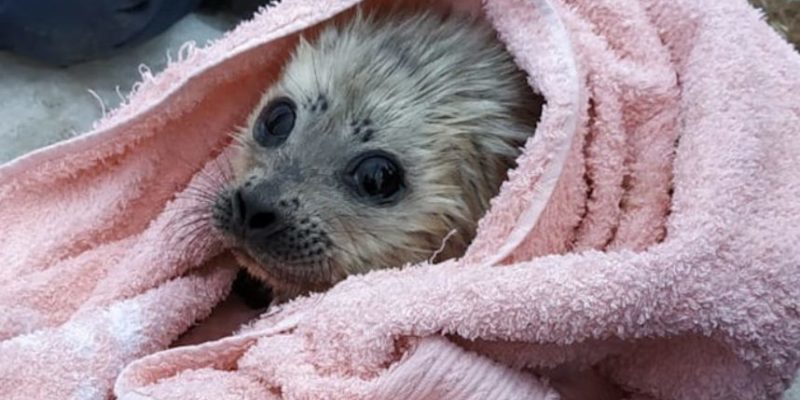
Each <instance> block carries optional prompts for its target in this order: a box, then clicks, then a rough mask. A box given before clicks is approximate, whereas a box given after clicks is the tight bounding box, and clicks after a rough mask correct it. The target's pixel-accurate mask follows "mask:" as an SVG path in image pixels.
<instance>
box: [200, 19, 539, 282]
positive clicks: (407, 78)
mask: <svg viewBox="0 0 800 400" xmlns="http://www.w3.org/2000/svg"><path fill="white" fill-rule="evenodd" d="M279 96H288V97H290V98H292V99H293V100H294V101H295V102H296V103H297V105H298V110H297V120H296V123H295V126H294V129H293V131H292V133H291V135H290V136H289V137H288V139H287V141H286V142H285V143H283V144H282V145H281V146H279V147H276V148H272V149H266V148H263V147H261V146H259V145H258V144H257V143H256V142H255V141H254V140H253V138H252V132H251V131H252V126H253V124H254V123H255V121H256V118H257V116H258V114H259V112H260V111H261V109H262V108H263V107H264V106H265V105H267V104H268V103H269V102H270V101H271V100H272V99H274V98H276V97H279ZM542 102H543V100H542V98H541V97H540V96H538V95H535V94H534V93H533V92H532V90H531V89H530V87H529V86H528V84H527V82H526V76H525V75H524V74H523V73H522V72H520V71H519V70H518V68H517V66H516V64H515V63H514V61H513V59H512V58H511V56H510V55H509V54H508V53H507V52H506V51H505V49H504V48H503V46H502V44H501V43H500V42H499V41H498V40H497V39H496V37H495V33H494V31H493V30H492V29H491V28H490V27H489V26H487V25H486V24H484V23H482V22H480V21H478V20H476V19H474V18H472V17H467V16H462V15H455V14H451V15H440V14H435V13H432V12H414V13H403V12H394V13H391V14H390V15H386V16H382V17H375V16H367V15H365V14H364V13H362V12H360V11H358V12H356V13H355V15H354V16H353V17H352V18H351V19H350V20H349V21H347V22H346V23H344V24H337V25H333V26H330V27H327V28H325V29H323V30H322V32H321V33H320V35H319V37H318V38H316V39H315V40H314V41H313V43H311V42H309V41H307V40H305V39H300V42H299V44H298V46H297V48H296V50H295V52H294V54H293V56H292V57H291V59H290V61H289V62H288V64H287V65H286V66H285V68H284V71H283V74H282V77H281V78H280V80H279V81H278V82H277V83H276V84H275V85H274V86H272V87H271V88H270V89H269V90H268V91H267V92H266V93H265V95H264V96H263V99H262V101H261V103H260V104H259V106H258V107H256V109H255V111H254V112H253V115H252V116H251V118H250V119H249V121H248V127H247V129H244V130H243V131H242V132H241V133H240V135H239V136H238V139H239V143H240V145H241V146H242V151H241V155H240V156H239V157H238V159H237V160H236V161H235V163H234V170H235V173H234V174H235V176H236V181H235V182H234V183H233V184H232V186H231V188H229V189H228V190H225V191H223V192H222V193H221V194H220V198H219V200H218V202H217V205H216V212H215V215H216V223H217V226H218V227H220V228H221V229H222V230H223V231H226V232H230V231H231V229H230V226H229V225H230V222H229V221H230V219H229V217H230V212H231V211H230V201H231V200H230V196H231V193H232V190H235V189H236V188H240V187H243V186H245V185H247V186H248V188H249V189H248V190H259V191H260V193H263V196H270V198H269V199H267V200H266V201H271V202H273V203H275V204H278V206H279V208H280V209H281V212H282V213H285V214H286V215H288V216H289V218H290V219H291V221H292V223H291V226H290V227H289V228H287V230H285V231H284V232H283V233H280V234H277V235H275V236H274V237H272V238H271V239H270V240H269V243H253V242H252V241H251V242H249V243H248V242H246V241H243V240H241V239H236V237H233V240H234V241H235V243H236V245H237V247H238V248H239V253H240V254H241V255H242V256H243V257H242V258H243V259H245V260H248V261H247V262H246V264H248V265H247V266H248V269H249V270H250V272H251V273H252V274H254V275H255V276H257V277H260V278H262V279H264V280H266V281H267V282H269V283H271V284H272V285H273V286H274V287H275V288H276V289H278V290H279V291H284V292H286V293H292V294H296V293H301V292H304V291H308V290H322V289H325V288H327V287H329V286H330V285H332V284H333V283H335V282H337V281H339V280H341V279H343V278H345V277H346V276H348V275H350V274H354V273H362V272H365V271H368V270H370V269H375V268H387V267H399V266H403V265H405V264H408V263H415V262H420V261H424V260H428V259H430V258H431V257H432V256H433V254H434V253H435V252H436V251H437V249H439V248H440V247H442V242H443V240H444V238H445V237H446V236H447V235H448V233H449V232H451V231H455V233H454V234H453V235H451V236H450V237H449V238H448V240H447V241H446V243H445V245H444V247H443V249H442V251H441V253H439V254H438V256H437V257H438V259H444V258H449V257H456V256H459V255H460V254H462V253H463V251H464V250H465V249H466V247H467V245H468V244H469V242H470V241H471V240H472V238H473V237H474V235H475V230H476V226H477V221H478V220H479V219H480V217H481V216H482V215H483V214H484V212H485V211H486V210H487V208H488V207H489V201H490V200H491V198H492V197H494V195H495V194H496V193H497V191H498V190H499V187H500V184H501V183H502V181H503V180H504V179H505V177H506V173H507V170H508V169H509V168H510V167H512V166H513V165H514V160H515V158H516V157H517V156H518V154H519V152H520V150H519V148H520V146H521V145H522V144H523V143H524V141H525V140H526V139H527V138H528V137H529V136H530V135H532V134H533V132H534V129H535V125H536V123H537V121H538V118H539V114H540V112H541V107H542ZM370 150H382V151H385V152H388V153H390V154H392V155H393V156H394V157H395V158H396V159H397V160H398V161H399V162H400V164H401V165H402V166H403V168H404V169H405V173H406V183H407V191H406V192H405V193H404V195H403V197H402V198H401V199H400V200H399V202H398V203H397V204H394V205H391V206H375V205H370V204H365V203H364V202H363V201H360V200H359V199H358V198H357V197H356V196H354V194H353V193H352V191H350V190H348V188H347V187H346V185H344V184H343V180H342V174H343V173H344V169H345V168H346V166H347V165H348V163H349V162H350V161H351V160H352V159H353V158H355V157H357V156H359V155H360V154H363V153H364V152H366V151H370ZM253 188H255V189H253Z"/></svg>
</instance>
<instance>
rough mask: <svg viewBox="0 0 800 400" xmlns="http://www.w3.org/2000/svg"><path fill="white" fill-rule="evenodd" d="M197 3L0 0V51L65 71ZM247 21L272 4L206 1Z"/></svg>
mask: <svg viewBox="0 0 800 400" xmlns="http://www.w3.org/2000/svg"><path fill="white" fill-rule="evenodd" d="M202 2H203V0H0V50H7V51H11V52H13V53H16V54H20V55H23V56H26V57H30V58H33V59H36V60H39V61H41V62H44V63H47V64H53V65H58V66H68V65H71V64H76V63H79V62H83V61H89V60H93V59H97V58H102V57H107V56H110V55H113V54H114V53H116V52H118V51H121V50H124V49H126V48H129V47H131V46H135V45H138V44H140V43H143V42H145V41H147V40H148V39H151V38H153V37H154V36H156V35H158V34H159V33H161V32H163V31H165V30H166V29H167V28H169V27H170V26H172V25H173V24H174V23H175V22H177V21H178V20H180V19H181V18H183V17H184V16H185V15H186V14H188V13H190V12H192V11H194V10H195V9H196V8H197V7H198V6H199V5H200V4H201V3H202ZM206 2H207V3H209V7H210V8H211V9H217V10H221V11H228V12H232V13H235V14H237V16H239V17H240V18H241V17H249V15H250V14H252V13H253V12H254V11H255V10H256V9H258V7H259V6H260V5H262V4H269V3H274V2H275V0H206Z"/></svg>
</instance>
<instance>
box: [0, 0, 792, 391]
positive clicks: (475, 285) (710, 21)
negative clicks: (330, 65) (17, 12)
mask: <svg viewBox="0 0 800 400" xmlns="http://www.w3.org/2000/svg"><path fill="white" fill-rule="evenodd" d="M357 3H359V2H358V1H357V0H330V1H325V2H319V1H316V0H292V1H285V2H283V3H281V4H280V5H279V6H277V7H275V8H272V9H269V10H264V11H262V12H260V13H259V14H257V15H256V16H255V18H254V19H253V20H252V21H249V22H246V23H244V24H242V25H241V26H240V27H238V28H237V29H236V30H235V31H234V32H232V33H230V34H229V35H227V36H226V37H224V38H223V39H221V40H219V41H218V42H216V43H214V44H212V45H211V46H209V47H207V48H204V49H193V48H191V47H187V48H186V50H185V51H184V52H183V54H182V56H181V59H180V60H179V61H177V62H175V63H173V64H172V65H170V66H169V67H168V68H167V69H166V70H165V71H164V72H163V73H161V74H159V75H157V76H152V75H151V74H149V73H146V72H147V71H144V72H145V74H144V80H143V81H142V82H141V84H140V85H139V86H138V88H137V90H136V91H135V92H134V93H133V94H132V95H131V97H130V99H129V101H128V102H127V104H125V105H123V106H122V107H120V108H119V109H117V110H115V111H114V112H112V113H111V114H109V115H108V116H106V117H105V118H104V119H103V120H101V121H100V122H99V123H98V124H97V125H96V127H95V129H94V130H93V132H91V133H89V134H86V135H84V136H81V137H78V138H75V139H72V140H70V141H68V142H65V143H62V144H59V145H56V146H54V147H51V148H47V149H44V150H42V151H39V152H37V153H35V154H32V155H29V156H27V157H24V158H21V159H18V160H16V161H13V162H11V163H9V164H7V165H5V166H3V167H2V168H0V205H2V206H1V207H0V226H2V227H3V229H4V231H3V235H2V237H0V260H2V267H0V398H4V399H34V398H35V399H50V398H58V399H63V398H70V399H105V398H111V397H118V398H121V399H145V398H154V399H219V400H223V399H269V398H291V399H311V398H347V399H351V398H352V399H359V398H360V399H378V398H380V399H382V398H387V399H392V398H396V399H414V398H428V399H431V398H447V399H479V398H481V399H482V398H491V399H520V398H534V399H554V398H556V397H557V396H558V394H557V393H555V392H554V390H553V389H552V388H551V387H550V386H549V385H548V383H547V382H546V379H544V378H542V377H541V376H542V374H543V373H544V375H547V372H548V370H553V369H554V368H560V367H562V366H568V367H569V368H577V369H580V368H582V367H592V368H593V369H594V371H596V373H598V374H600V375H601V376H602V377H604V379H607V380H608V381H610V382H612V383H614V384H616V385H618V386H619V388H620V389H621V390H623V391H624V392H625V393H626V396H627V397H628V398H637V399H748V400H750V399H766V398H777V397H778V396H779V395H780V393H781V392H782V391H783V390H784V389H785V388H786V387H787V386H788V384H789V382H790V380H791V379H792V377H793V376H794V374H795V371H796V370H797V368H798V361H799V360H800V358H799V357H798V352H800V304H798V302H800V246H798V243H800V228H798V227H800V200H799V199H800V135H798V129H800V56H798V54H797V53H795V52H794V51H793V49H792V48H791V46H790V45H788V44H787V43H785V42H783V41H782V40H781V39H780V38H779V37H778V35H777V34H775V33H773V32H772V31H771V30H770V28H769V27H768V26H767V24H765V23H764V22H763V21H762V20H761V15H760V14H759V13H758V12H757V11H755V10H754V9H752V8H751V7H750V6H748V5H747V4H746V3H745V1H744V0H731V1H724V2H721V1H714V0H671V1H667V0H638V1H637V0H485V1H482V2H477V1H468V0H467V1H462V2H457V1H452V2H450V3H452V4H453V5H457V6H460V7H463V8H464V9H471V10H473V11H475V12H482V13H484V14H485V15H486V17H487V18H488V19H489V20H490V21H491V23H492V24H493V26H494V27H495V28H496V30H497V31H498V33H499V35H500V37H501V38H502V40H503V41H504V42H505V43H506V44H507V47H508V49H509V51H511V52H512V53H513V55H514V57H515V59H516V61H517V63H518V64H519V66H520V67H521V68H523V69H524V70H525V71H526V72H527V73H528V74H529V76H530V82H531V85H532V87H533V88H534V89H535V90H536V91H539V92H541V93H542V94H543V95H544V96H545V98H546V100H547V105H546V107H545V109H544V111H543V115H542V118H541V122H540V124H539V126H538V128H537V132H536V134H535V135H534V136H533V137H532V138H531V139H530V140H529V141H528V143H527V144H526V146H525V149H524V154H523V155H522V156H521V157H520V158H519V163H518V167H517V168H516V169H515V170H514V171H512V172H511V173H510V176H509V180H508V182H506V184H504V186H503V187H502V189H501V192H500V194H499V195H498V196H497V197H496V198H495V199H494V201H493V203H492V207H491V210H490V211H489V212H488V213H487V215H486V216H485V217H484V218H483V219H482V220H481V222H480V229H479V232H478V235H477V237H476V239H475V240H474V242H473V244H472V246H471V247H470V248H469V250H468V251H467V254H466V255H465V256H464V257H462V258H460V259H458V260H450V261H446V262H443V263H440V264H436V265H429V264H423V265H416V266H409V267H408V268H404V269H402V270H388V271H379V272H374V273H370V274H367V275H363V276H357V277H351V278H350V279H347V280H346V281H344V282H342V283H340V284H338V285H337V286H336V287H334V288H333V289H332V290H330V291H329V292H327V293H325V294H317V295H312V296H309V297H304V298H300V299H297V300H295V301H293V302H291V303H288V304H286V305H284V306H282V307H279V308H276V309H274V310H272V311H271V312H269V313H268V314H267V315H264V316H262V317H261V318H260V319H259V320H257V321H255V322H253V323H251V324H249V325H247V326H246V327H244V328H243V329H242V330H241V331H239V332H237V333H236V334H234V335H232V336H229V337H225V338H222V339H220V340H216V341H210V342H206V343H201V344H198V345H193V346H185V347H176V348H171V349H167V347H168V346H169V345H170V343H172V342H173V341H174V340H175V339H176V338H177V337H178V336H179V335H180V334H181V333H183V332H185V331H186V330H187V329H188V328H189V327H190V326H192V325H193V324H194V323H195V322H196V321H199V320H202V319H203V318H204V317H205V316H206V315H208V314H209V313H210V310H211V309H212V308H213V307H214V306H215V305H216V304H218V303H219V302H220V301H221V300H222V299H223V298H224V297H225V296H226V295H227V292H228V291H229V287H230V283H231V281H232V279H233V276H234V270H233V268H232V267H231V266H232V265H233V264H234V262H233V261H232V260H231V259H230V257H229V256H228V255H227V253H226V251H225V247H224V245H223V244H221V241H220V240H219V239H218V238H217V237H216V236H215V235H214V233H213V231H211V230H210V228H208V226H207V224H205V223H203V222H202V221H204V220H203V219H199V220H195V219H192V218H187V215H191V216H197V215H201V216H202V210H201V211H197V208H198V204H202V201H200V200H198V198H201V197H202V195H203V194H207V193H208V190H209V188H212V189H213V185H215V184H218V183H219V182H220V180H224V179H225V178H226V176H225V173H224V168H220V165H223V164H224V162H221V161H217V160H220V159H223V158H224V157H226V155H225V154H226V153H225V146H226V144H227V143H228V142H229V132H231V131H232V130H233V129H234V127H235V126H237V124H241V123H242V122H243V120H244V118H245V114H246V112H247V110H248V109H249V108H250V107H251V106H252V105H253V104H254V103H255V101H256V100H257V98H258V96H259V93H260V92H261V91H262V90H263V89H264V88H265V87H266V86H268V85H269V84H270V82H272V81H273V80H274V79H275V77H276V76H277V74H278V73H279V70H280V67H281V64H282V62H283V61H284V60H285V58H286V56H287V53H288V52H289V51H290V50H291V48H292V46H293V44H294V43H296V40H297V33H298V32H300V31H302V30H303V29H306V28H309V27H312V26H314V25H315V24H318V23H320V22H323V21H325V20H327V19H329V18H331V17H333V16H334V15H336V14H338V13H340V12H343V11H345V10H347V9H350V8H351V7H353V6H355V5H356V4H357ZM388 3H391V2H385V3H375V2H371V3H370V5H371V6H375V7H382V6H385V5H386V4H388ZM445 3H446V2H444V1H436V2H433V1H431V6H438V5H443V4H445ZM198 193H200V195H199V196H198V195H197V194H198ZM197 221H200V222H197ZM165 349H166V350H165Z"/></svg>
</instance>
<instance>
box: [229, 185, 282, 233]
mask: <svg viewBox="0 0 800 400" xmlns="http://www.w3.org/2000/svg"><path fill="white" fill-rule="evenodd" d="M274 203H275V202H274V201H273V199H272V198H271V197H269V196H264V195H263V194H262V193H259V191H256V190H249V189H247V188H241V189H239V190H237V191H236V192H235V193H234V195H233V199H232V217H233V220H232V223H233V226H234V230H235V231H237V232H239V233H240V234H241V235H242V236H243V237H245V238H246V239H252V240H263V239H266V238H269V237H270V236H273V235H275V234H276V233H278V232H280V231H282V230H284V229H285V228H286V218H285V216H283V215H282V213H281V211H280V210H279V208H278V207H277V204H274Z"/></svg>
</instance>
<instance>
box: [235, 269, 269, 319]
mask: <svg viewBox="0 0 800 400" xmlns="http://www.w3.org/2000/svg"><path fill="white" fill-rule="evenodd" d="M231 290H232V291H233V293H236V294H237V295H239V297H241V298H242V300H243V301H244V304H246V305H247V306H248V307H250V308H251V309H253V310H257V309H259V308H267V307H268V306H269V304H270V303H272V289H270V287H269V286H266V285H265V284H264V283H263V282H261V281H260V280H258V279H256V278H254V277H253V276H252V275H250V274H249V273H247V271H245V270H244V269H241V270H239V273H238V274H237V275H236V280H234V281H233V288H232V289H231Z"/></svg>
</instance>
